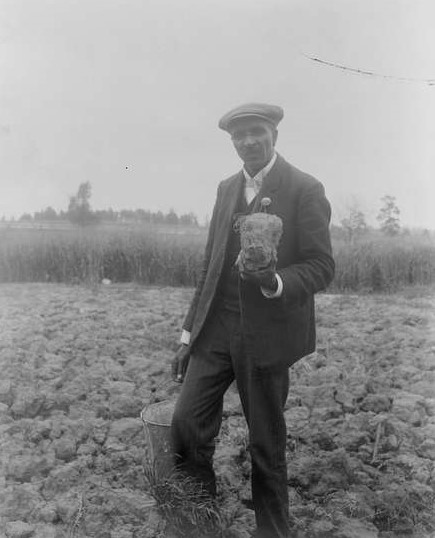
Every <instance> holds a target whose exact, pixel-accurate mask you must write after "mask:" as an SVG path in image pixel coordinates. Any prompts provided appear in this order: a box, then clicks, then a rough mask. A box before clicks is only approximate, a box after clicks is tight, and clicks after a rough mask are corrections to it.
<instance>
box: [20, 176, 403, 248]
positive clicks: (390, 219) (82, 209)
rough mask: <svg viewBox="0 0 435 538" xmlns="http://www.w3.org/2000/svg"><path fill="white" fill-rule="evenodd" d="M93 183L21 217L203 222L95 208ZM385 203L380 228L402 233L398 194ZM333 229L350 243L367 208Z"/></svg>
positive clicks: (351, 212) (353, 210)
mask: <svg viewBox="0 0 435 538" xmlns="http://www.w3.org/2000/svg"><path fill="white" fill-rule="evenodd" d="M91 195H92V187H91V184H90V182H89V181H87V182H84V183H81V184H80V185H79V188H78V190H77V193H76V194H75V195H74V196H70V199H69V204H68V209H67V210H66V211H63V210H61V211H59V212H56V211H55V210H54V209H53V208H52V207H47V208H46V209H44V210H43V211H38V212H35V213H33V215H31V214H30V213H24V214H23V215H21V216H20V217H19V219H18V220H19V221H22V222H26V221H27V222H41V221H56V220H57V221H66V220H67V221H70V222H72V223H73V224H76V225H79V226H88V225H92V224H97V223H99V222H137V223H149V224H159V225H171V226H174V225H182V226H199V224H198V219H197V217H196V215H195V214H194V213H192V212H191V213H186V214H182V215H178V214H177V213H176V212H175V211H174V210H173V209H170V210H169V212H168V213H163V212H162V211H157V212H153V211H150V210H147V209H122V210H120V211H115V210H113V209H112V208H109V209H102V210H93V209H92V207H91V203H90V199H91ZM380 201H381V207H380V210H379V213H378V215H377V221H378V223H379V228H380V230H381V231H382V232H383V233H384V234H385V235H388V236H395V235H398V234H399V233H400V231H401V224H400V209H399V207H398V206H397V202H396V198H395V197H394V196H391V195H385V196H383V197H382V198H381V200H380ZM332 229H333V233H334V234H335V235H338V236H342V237H343V238H344V239H345V240H347V241H348V242H349V243H353V242H354V241H355V240H357V239H358V238H361V237H362V236H364V235H365V234H366V233H367V232H368V231H369V226H368V225H367V221H366V217H365V214H364V212H363V211H362V210H361V209H360V208H359V206H358V204H353V205H351V206H350V207H348V209H347V214H346V216H345V217H344V218H342V219H341V221H340V226H332Z"/></svg>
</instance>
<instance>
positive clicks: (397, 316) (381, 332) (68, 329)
mask: <svg viewBox="0 0 435 538" xmlns="http://www.w3.org/2000/svg"><path fill="white" fill-rule="evenodd" d="M190 298H191V290H189V289H174V288H143V287H138V286H134V285H111V286H101V287H99V286H94V287H92V288H86V287H77V286H63V285H41V284H31V285H29V284H26V285H22V284H20V285H2V286H0V304H1V305H2V311H1V314H0V315H1V318H0V329H1V335H2V337H1V341H0V367H1V372H2V375H1V379H0V440H1V450H0V538H4V537H8V538H12V537H16V538H18V537H22V538H24V537H34V538H63V537H67V536H68V537H72V536H76V537H91V536H92V537H98V538H99V537H101V538H145V537H149V538H159V537H164V536H168V537H169V536H171V534H170V533H172V536H174V537H175V536H176V533H175V534H174V532H175V531H174V530H173V529H172V531H170V529H169V527H168V525H167V523H168V522H167V518H166V519H165V517H164V516H165V512H164V510H162V509H161V507H160V508H159V506H158V505H156V502H155V498H154V497H153V495H152V489H151V488H150V484H149V481H147V477H146V476H145V474H144V463H146V454H147V447H146V443H145V436H144V431H143V424H142V422H141V419H140V412H141V410H142V409H143V408H144V407H145V406H146V405H147V404H148V403H149V402H150V398H151V395H152V398H153V399H155V400H156V401H170V400H174V399H176V396H177V392H178V390H179V386H178V385H173V384H172V383H171V382H167V379H168V378H169V371H170V361H171V358H172V354H173V352H174V350H175V349H176V347H177V345H178V344H177V343H178V339H179V331H180V326H181V322H182V319H183V317H184V313H185V310H186V308H187V305H188V303H189V300H190ZM317 303H318V342H319V344H318V349H317V352H316V353H315V354H313V355H311V356H310V357H307V358H305V359H303V360H302V361H300V362H299V363H297V364H296V365H295V366H294V367H293V368H292V369H291V370H290V382H291V383H290V387H291V388H290V393H289V398H288V401H287V405H286V411H285V415H286V420H287V425H288V443H287V444H288V452H287V454H288V476H289V493H290V512H291V516H292V521H293V524H294V527H295V531H297V536H298V537H301V538H303V537H306V538H324V537H330V538H366V537H368V538H370V537H380V538H387V537H399V536H414V537H416V538H417V537H426V536H427V537H429V536H431V532H433V531H434V519H433V499H434V461H435V397H434V391H433V387H434V381H435V358H434V351H435V324H434V314H433V312H434V304H435V300H434V297H433V296H430V295H428V294H427V290H426V291H425V292H422V293H418V292H407V293H402V294H400V295H399V294H398V295H394V296H365V297H362V296H349V295H345V296H333V295H321V296H319V297H318V300H317ZM216 471H217V474H218V479H219V492H220V493H219V499H218V504H219V507H218V508H219V512H220V515H219V517H220V523H219V524H220V525H221V528H222V529H223V536H224V537H227V538H229V537H232V538H237V537H239V538H247V537H248V536H249V533H250V532H251V531H252V530H253V528H254V518H253V512H252V511H250V510H248V509H247V508H246V506H245V503H244V502H243V501H247V500H249V499H250V489H249V488H250V486H249V473H250V458H249V441H248V437H247V429H246V425H245V421H244V418H243V414H242V410H241V406H240V403H239V399H238V395H237V391H236V389H235V387H232V388H231V389H230V391H229V392H228V394H227V397H226V402H225V411H224V421H223V425H222V429H221V432H220V435H219V439H218V443H217V453H216Z"/></svg>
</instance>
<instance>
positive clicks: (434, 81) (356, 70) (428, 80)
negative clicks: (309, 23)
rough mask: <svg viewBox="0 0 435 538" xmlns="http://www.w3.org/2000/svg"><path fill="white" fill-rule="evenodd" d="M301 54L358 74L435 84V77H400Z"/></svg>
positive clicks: (318, 61) (314, 60)
mask: <svg viewBox="0 0 435 538" xmlns="http://www.w3.org/2000/svg"><path fill="white" fill-rule="evenodd" d="M301 54H302V55H303V56H305V58H307V59H308V60H311V61H313V62H317V63H319V64H322V65H325V66H328V67H333V68H335V69H340V70H342V71H348V72H351V73H354V74H357V75H364V76H371V77H377V78H383V79H388V80H396V81H399V82H418V83H423V84H427V85H428V86H435V78H413V77H398V76H394V75H385V74H383V73H376V72H375V71H367V70H365V69H359V68H355V67H349V66H346V65H342V64H339V63H335V62H330V61H328V60H323V59H321V58H318V57H316V56H311V55H309V54H306V53H305V52H301Z"/></svg>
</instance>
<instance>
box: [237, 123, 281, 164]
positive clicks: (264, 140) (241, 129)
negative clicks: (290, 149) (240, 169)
mask: <svg viewBox="0 0 435 538" xmlns="http://www.w3.org/2000/svg"><path fill="white" fill-rule="evenodd" d="M230 134H231V140H232V141H233V144H234V147H235V148H236V151H237V153H238V155H239V157H240V158H241V159H242V161H243V162H244V163H245V167H246V169H247V170H248V172H250V173H253V174H256V173H257V172H259V171H260V170H261V169H262V168H264V166H266V164H267V163H268V162H269V161H270V159H271V158H272V156H273V153H274V147H275V142H276V138H277V135H278V132H277V131H276V129H274V127H273V126H272V125H271V124H270V123H268V122H267V121H264V120H262V119H261V118H255V117H251V118H240V119H239V120H236V121H234V123H233V124H232V125H231V129H230Z"/></svg>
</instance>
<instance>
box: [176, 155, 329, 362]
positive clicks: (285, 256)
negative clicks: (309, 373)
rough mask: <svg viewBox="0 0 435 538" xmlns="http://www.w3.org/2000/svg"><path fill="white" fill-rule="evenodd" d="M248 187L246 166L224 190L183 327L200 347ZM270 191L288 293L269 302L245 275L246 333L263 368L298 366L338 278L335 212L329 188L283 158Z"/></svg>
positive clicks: (265, 190)
mask: <svg viewBox="0 0 435 538" xmlns="http://www.w3.org/2000/svg"><path fill="white" fill-rule="evenodd" d="M243 188H244V176H243V172H242V171H240V172H239V173H238V174H236V175H234V176H232V177H230V178H228V179H226V180H224V181H222V182H221V183H220V184H219V187H218V192H217V199H216V203H215V207H214V210H213V216H212V219H211V221H210V229H209V235H208V239H207V244H206V248H205V257H204V265H203V270H202V273H201V275H200V278H199V282H198V285H197V288H196V291H195V294H194V297H193V300H192V303H191V306H190V309H189V311H188V314H187V316H186V319H185V321H184V324H183V328H184V329H185V330H187V331H189V332H190V333H191V346H192V347H193V348H194V345H195V341H196V340H197V338H198V336H199V335H200V334H201V330H202V328H203V327H204V323H205V321H206V319H207V316H208V315H209V313H210V311H211V307H212V304H213V300H214V299H215V296H216V291H217V286H218V281H219V277H220V275H221V273H222V268H223V264H224V259H225V250H226V246H227V242H228V238H229V235H230V231H231V227H232V224H233V213H234V209H235V206H236V203H237V200H238V195H239V194H240V191H241V189H243ZM266 196H267V197H269V198H270V199H271V200H272V203H271V204H270V205H269V207H268V208H267V210H268V213H269V214H276V215H278V216H279V217H280V218H281V219H282V221H283V234H282V237H281V241H280V244H279V247H278V262H277V271H278V273H279V275H280V276H281V278H282V280H283V284H284V289H283V294H282V296H281V297H280V298H277V299H268V298H266V297H264V295H263V294H262V293H261V290H260V288H259V287H258V286H255V285H253V284H251V283H248V282H245V281H243V280H240V281H239V292H240V293H239V295H240V307H241V319H242V330H243V334H244V337H245V338H244V341H245V346H246V349H247V352H248V353H249V354H250V355H252V357H253V360H254V363H255V364H256V365H257V366H259V367H274V366H282V365H283V364H286V365H287V366H290V365H291V364H293V363H294V362H295V361H297V360H298V359H300V358H301V357H303V356H305V355H307V354H309V353H311V352H313V351H314V349H315V319H314V293H316V292H317V291H320V290H322V289H324V288H325V287H326V286H327V285H328V284H329V283H330V281H331V280H332V278H333V275H334V260H333V258H332V250H331V242H330V236H329V222H330V217H331V209H330V205H329V202H328V200H327V199H326V198H325V192H324V188H323V185H322V184H321V183H320V182H319V181H317V180H316V179H315V178H313V177H312V176H310V175H308V174H306V173H304V172H302V171H300V170H298V169H297V168H295V167H294V166H292V165H291V164H289V163H288V162H286V161H285V160H284V159H283V158H282V157H281V156H279V155H278V158H277V160H276V162H275V164H274V166H273V167H272V169H271V171H270V172H269V174H268V175H267V176H266V178H265V180H264V182H263V186H262V189H261V191H260V193H259V195H258V197H257V200H261V198H263V197H266Z"/></svg>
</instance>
